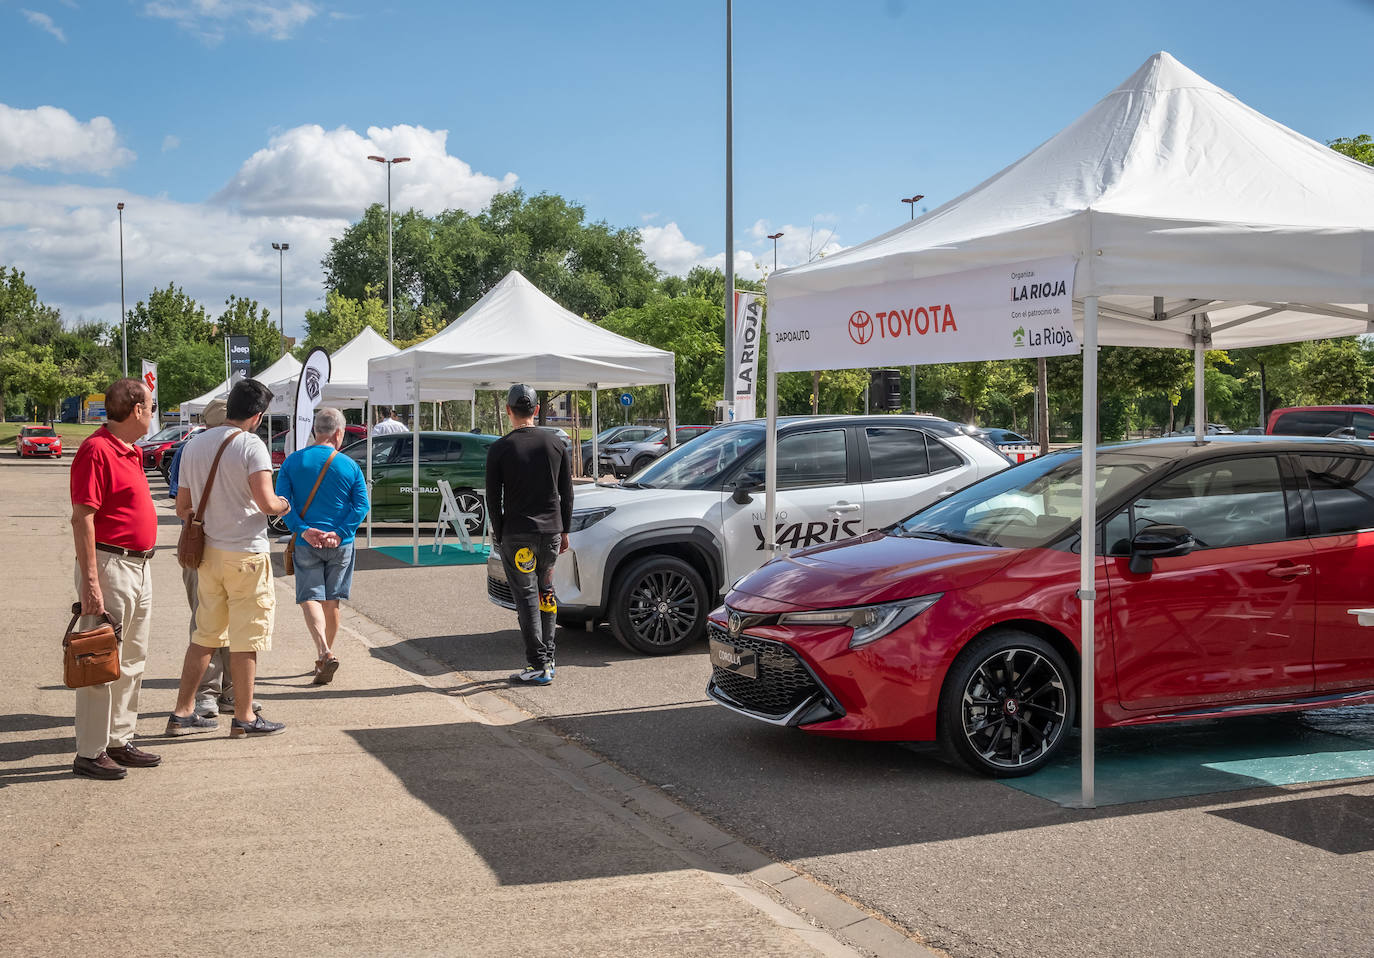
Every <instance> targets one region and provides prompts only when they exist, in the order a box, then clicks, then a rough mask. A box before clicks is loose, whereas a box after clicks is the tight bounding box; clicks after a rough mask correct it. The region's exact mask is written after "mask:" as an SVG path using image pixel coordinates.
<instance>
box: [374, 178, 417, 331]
mask: <svg viewBox="0 0 1374 958" xmlns="http://www.w3.org/2000/svg"><path fill="white" fill-rule="evenodd" d="M368 159H369V160H374V161H376V162H378V163H381V164H382V165H383V166H385V167H386V338H387V339H391V340H394V339H395V338H396V311H395V308H394V306H393V305H392V304H393V301H394V296H393V295H392V289H391V287H392V281H391V168H392V167H393V166H394V165H396V164H397V163H409V162H410V157H408V156H393V157H392V158H391V159H389V160H388V159H387V158H386V157H384V156H369V157H368Z"/></svg>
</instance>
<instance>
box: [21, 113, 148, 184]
mask: <svg viewBox="0 0 1374 958" xmlns="http://www.w3.org/2000/svg"><path fill="white" fill-rule="evenodd" d="M133 159H134V154H133V153H132V152H131V151H130V150H127V149H125V148H124V147H122V146H120V145H119V134H118V133H117V132H116V131H115V126H114V123H112V122H111V121H110V118H109V117H106V116H97V117H94V118H92V119H91V120H89V121H88V122H85V123H83V122H81V121H80V120H78V119H77V118H76V117H74V116H72V115H71V114H70V113H68V112H67V111H66V110H63V109H61V108H59V107H55V106H40V107H38V108H37V109H33V110H20V109H16V108H14V107H11V106H6V105H5V104H3V103H0V170H11V169H14V168H16V167H21V166H22V167H28V168H30V169H38V170H46V169H55V170H61V171H62V172H64V173H108V172H110V171H111V170H113V169H114V168H115V167H117V166H123V165H124V164H126V163H129V162H132V160H133Z"/></svg>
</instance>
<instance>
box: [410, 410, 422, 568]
mask: <svg viewBox="0 0 1374 958" xmlns="http://www.w3.org/2000/svg"><path fill="white" fill-rule="evenodd" d="M414 413H415V414H414V415H413V416H411V419H410V435H411V438H410V563H411V565H419V564H420V400H419V398H418V397H417V398H416V400H415V406H414Z"/></svg>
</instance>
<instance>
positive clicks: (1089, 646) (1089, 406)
mask: <svg viewBox="0 0 1374 958" xmlns="http://www.w3.org/2000/svg"><path fill="white" fill-rule="evenodd" d="M1096 479H1097V297H1096V296H1086V297H1084V299H1083V481H1082V483H1081V485H1082V487H1083V506H1082V511H1083V517H1082V520H1081V522H1082V525H1081V526H1080V529H1079V534H1080V540H1079V542H1080V546H1079V550H1078V551H1079V554H1080V566H1079V579H1078V600H1079V603H1080V605H1081V612H1080V615H1081V622H1080V629H1081V637H1080V638H1081V642H1080V644H1081V646H1082V649H1081V658H1082V660H1083V667H1082V681H1081V682H1080V683H1079V684H1080V686H1081V688H1080V690H1079V697H1080V699H1081V700H1082V704H1081V705H1080V706H1079V710H1078V714H1079V728H1080V730H1081V732H1082V743H1083V757H1082V767H1083V781H1082V795H1081V802H1080V804H1081V805H1082V807H1083V808H1096V807H1097V795H1096V773H1097V767H1096V762H1097V752H1096V749H1097V696H1096V694H1095V693H1096V690H1097V686H1096V684H1095V683H1096V681H1097V679H1096V664H1097V663H1096V656H1097V619H1096V606H1097V601H1096V600H1097V481H1096Z"/></svg>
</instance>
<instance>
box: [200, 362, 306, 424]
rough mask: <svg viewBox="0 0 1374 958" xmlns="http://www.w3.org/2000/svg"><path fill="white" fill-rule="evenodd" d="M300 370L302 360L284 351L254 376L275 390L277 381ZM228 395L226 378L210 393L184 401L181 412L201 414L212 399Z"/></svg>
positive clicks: (295, 374) (274, 402)
mask: <svg viewBox="0 0 1374 958" xmlns="http://www.w3.org/2000/svg"><path fill="white" fill-rule="evenodd" d="M300 371H301V361H300V360H299V359H297V358H296V357H295V356H292V355H291V354H290V353H283V354H282V356H281V358H280V359H278V360H277V361H276V362H274V363H273V364H272V365H270V366H268V367H267V368H266V369H264V370H263V371H262V372H260V373H258V374H257V375H256V376H254V377H252V378H253V379H256V380H257V381H258V382H260V383H262V384H263V385H264V386H266V387H267V388H268V389H273V390H274V392H275V388H274V384H275V383H277V382H280V381H281V380H283V379H289V378H291V377H292V376H297V375H299V374H300ZM228 395H229V380H227V379H226V380H225V381H224V382H222V383H220V384H219V385H218V386H216V387H215V388H214V389H212V390H210V391H209V392H208V393H205V394H204V395H202V396H197V397H196V398H195V399H189V400H187V401H186V402H184V403H182V404H181V412H182V414H183V415H186V416H194V415H199V414H200V413H202V412H204V411H205V407H206V406H208V405H210V402H211V400H214V399H223V398H225V397H226V396H228ZM293 398H294V397H293ZM275 404H276V400H275V398H274V399H273V405H274V406H275Z"/></svg>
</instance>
